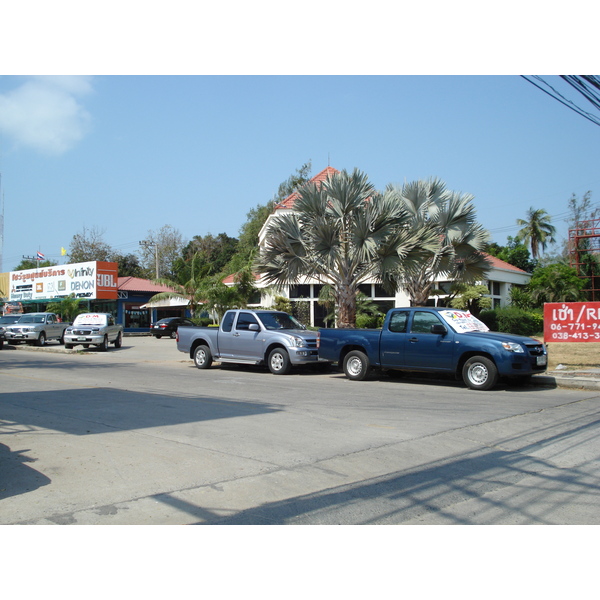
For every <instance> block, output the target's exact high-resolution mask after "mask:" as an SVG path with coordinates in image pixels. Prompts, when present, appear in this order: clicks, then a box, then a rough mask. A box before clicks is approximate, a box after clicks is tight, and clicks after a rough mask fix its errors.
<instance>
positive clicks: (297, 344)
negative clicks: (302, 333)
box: [290, 335, 306, 348]
mask: <svg viewBox="0 0 600 600" xmlns="http://www.w3.org/2000/svg"><path fill="white" fill-rule="evenodd" d="M290 346H291V347H292V348H305V347H306V340H305V339H304V338H301V337H298V336H295V335H293V336H290Z"/></svg>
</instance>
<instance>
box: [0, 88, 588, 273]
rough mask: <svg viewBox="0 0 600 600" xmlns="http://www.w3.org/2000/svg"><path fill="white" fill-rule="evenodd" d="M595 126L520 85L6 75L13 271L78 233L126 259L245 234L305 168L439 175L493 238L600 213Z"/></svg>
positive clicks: (4, 138)
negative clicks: (585, 212) (538, 215)
mask: <svg viewBox="0 0 600 600" xmlns="http://www.w3.org/2000/svg"><path fill="white" fill-rule="evenodd" d="M599 139H600V128H599V127H598V126H596V125H594V124H592V123H590V122H589V121H587V120H585V119H584V118H582V117H581V116H579V115H577V114H575V113H574V112H572V111H570V110H568V109H567V108H566V107H564V106H563V105H561V104H559V103H558V102H556V101H555V100H553V99H552V98H550V97H548V96H546V95H545V94H543V93H542V92H540V91H539V90H538V89H536V88H535V87H534V86H532V85H531V84H530V83H528V82H527V81H525V80H524V79H523V78H520V77H518V76H97V77H66V78H65V77H59V78H55V77H47V76H46V77H42V78H30V77H19V76H4V77H0V145H1V146H0V148H1V155H0V168H1V171H2V184H3V193H4V200H5V226H4V237H5V239H4V261H3V262H4V264H3V270H5V271H6V270H11V269H12V268H13V267H14V266H15V265H16V264H18V263H19V262H20V260H21V258H22V256H23V255H28V256H32V255H34V254H35V252H36V251H37V250H38V249H39V250H41V251H42V252H43V253H44V254H45V255H46V257H48V258H50V259H55V260H58V261H59V262H60V260H62V259H61V258H60V248H61V246H64V247H65V248H68V246H69V243H70V242H71V239H72V237H73V235H75V234H76V233H81V232H82V231H83V228H87V229H91V228H96V229H98V230H100V231H103V232H104V239H105V241H106V242H108V243H109V244H110V245H111V246H113V247H115V248H116V249H118V250H120V251H122V252H126V253H127V252H136V251H137V250H138V242H139V240H142V239H144V238H145V237H146V236H147V233H148V232H149V231H150V230H158V229H160V228H161V227H162V226H163V225H171V226H172V227H174V228H175V229H178V230H179V231H180V232H181V234H182V235H183V237H184V239H191V238H192V237H193V236H194V235H204V234H207V233H213V234H215V235H216V234H218V233H221V232H225V233H227V234H228V235H231V236H237V234H238V232H239V228H240V226H241V225H242V224H243V223H244V222H245V220H246V215H247V212H248V211H249V210H250V209H251V208H253V207H254V206H256V205H257V204H264V203H265V202H266V201H268V200H269V199H270V198H271V197H272V196H273V195H274V193H275V192H276V191H277V188H278V185H279V183H280V182H282V181H283V180H285V179H286V178H287V177H288V176H289V175H290V174H292V173H293V172H294V171H295V170H296V169H297V168H299V167H300V166H301V165H302V164H303V163H305V162H306V161H308V160H311V161H312V167H313V168H312V174H313V175H315V174H316V173H318V172H319V171H320V170H322V169H323V168H325V167H326V166H327V164H328V163H329V164H331V166H333V167H335V168H337V169H340V170H341V169H348V170H352V169H353V168H355V167H357V168H359V169H360V170H362V171H364V172H365V173H367V174H368V176H369V178H370V180H371V181H372V182H373V183H374V185H375V186H376V187H377V188H379V189H383V188H384V187H385V186H386V185H387V184H388V183H401V182H403V181H405V180H413V179H419V178H426V177H430V176H438V177H440V178H441V179H443V180H444V181H445V182H446V184H447V186H448V188H450V189H453V190H458V191H462V192H464V193H470V194H473V195H474V196H475V200H474V203H475V206H476V208H477V215H478V220H479V221H480V222H481V223H482V224H483V225H484V227H486V228H487V229H488V230H489V231H490V233H491V236H492V239H493V240H494V241H497V242H499V243H505V242H506V238H507V236H508V235H514V234H515V233H516V232H517V230H518V227H517V225H516V219H517V218H524V217H525V212H526V210H527V209H528V208H529V207H530V206H532V207H534V208H544V209H546V210H547V212H548V213H549V214H550V215H552V216H553V217H555V220H553V223H554V225H555V226H556V227H557V229H558V231H559V234H560V237H561V238H563V237H564V236H566V235H567V232H566V225H565V223H564V217H565V216H566V213H567V201H568V199H569V198H570V196H571V194H572V193H575V194H577V195H578V196H579V197H580V196H581V195H582V194H584V193H585V192H586V191H587V190H592V194H593V195H592V200H593V201H594V202H595V203H596V202H598V201H600V169H599V168H598V166H599V161H598V158H599V152H598V141H599Z"/></svg>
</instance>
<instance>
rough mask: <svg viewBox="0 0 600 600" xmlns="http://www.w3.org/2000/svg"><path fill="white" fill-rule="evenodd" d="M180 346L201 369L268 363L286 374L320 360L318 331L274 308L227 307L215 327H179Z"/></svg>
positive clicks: (178, 344)
mask: <svg viewBox="0 0 600 600" xmlns="http://www.w3.org/2000/svg"><path fill="white" fill-rule="evenodd" d="M177 349H178V350H179V351H180V352H185V353H186V354H188V355H189V356H190V358H192V359H193V360H194V363H195V365H196V366H197V367H198V368H199V369H208V368H209V367H210V366H211V364H212V362H213V360H215V361H217V362H220V363H238V364H251V365H260V364H266V365H268V367H269V369H270V371H271V373H274V374H275V375H285V374H287V373H289V372H290V371H291V369H292V366H294V365H305V364H317V363H319V354H318V352H317V332H316V331H307V330H306V328H305V327H304V326H303V325H301V324H300V323H298V321H296V319H294V317H292V316H291V315H288V314H287V313H285V312H280V311H274V310H249V309H248V310H228V311H227V312H226V313H225V315H224V316H223V320H222V321H221V325H220V327H219V328H216V327H196V326H194V327H181V326H180V327H179V328H178V329H177ZM327 364H328V363H327Z"/></svg>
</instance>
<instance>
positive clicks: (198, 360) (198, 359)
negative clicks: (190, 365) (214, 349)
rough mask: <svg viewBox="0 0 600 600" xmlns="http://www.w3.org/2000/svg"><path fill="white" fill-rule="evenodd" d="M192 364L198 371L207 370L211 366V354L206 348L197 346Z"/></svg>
mask: <svg viewBox="0 0 600 600" xmlns="http://www.w3.org/2000/svg"><path fill="white" fill-rule="evenodd" d="M194 364H195V365H196V366H197V367H198V368H199V369H208V368H209V367H210V365H212V354H211V352H210V348H209V347H208V346H198V347H197V348H196V349H195V350H194Z"/></svg>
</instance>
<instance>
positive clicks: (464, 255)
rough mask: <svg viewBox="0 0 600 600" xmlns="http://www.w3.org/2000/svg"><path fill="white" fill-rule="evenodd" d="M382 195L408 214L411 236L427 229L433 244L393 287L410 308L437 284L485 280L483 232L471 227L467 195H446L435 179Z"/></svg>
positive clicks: (486, 265) (472, 217) (471, 211)
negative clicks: (394, 199) (392, 198)
mask: <svg viewBox="0 0 600 600" xmlns="http://www.w3.org/2000/svg"><path fill="white" fill-rule="evenodd" d="M387 190H388V191H389V192H390V193H392V194H393V195H395V196H396V197H397V198H398V202H399V203H400V204H401V206H402V207H403V208H404V209H405V210H406V211H407V213H408V214H409V215H410V219H409V222H408V227H409V228H410V229H411V230H413V231H422V230H425V229H427V228H433V229H434V230H435V232H436V234H437V236H438V240H439V244H437V245H436V246H433V247H432V248H431V249H430V250H429V251H428V253H427V254H426V255H425V256H424V258H423V260H422V261H421V262H420V263H419V264H418V265H416V266H415V267H414V268H412V269H409V270H404V272H401V273H399V275H400V276H399V277H398V283H399V285H400V286H401V287H403V288H404V289H405V290H406V292H407V294H408V295H409V297H410V300H411V304H412V305H413V306H424V305H425V304H426V302H427V299H428V298H429V297H430V295H431V292H432V289H433V287H434V284H435V282H436V280H437V279H439V278H440V277H442V276H443V277H444V278H445V279H450V280H452V281H457V282H461V283H474V282H475V281H478V280H481V279H483V278H484V277H485V274H486V272H487V270H488V269H489V268H490V264H489V262H488V260H487V259H486V257H485V255H484V254H483V249H484V247H485V243H486V241H487V233H486V231H485V230H484V229H483V227H482V226H481V225H480V224H479V223H477V222H476V220H475V219H476V214H475V207H474V205H473V203H472V200H473V196H471V195H470V194H461V193H458V192H451V191H448V190H446V185H445V183H444V182H443V181H441V180H439V179H437V178H431V179H428V180H418V181H414V182H411V183H405V184H404V185H403V186H402V187H398V186H392V185H389V186H388V188H387Z"/></svg>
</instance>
